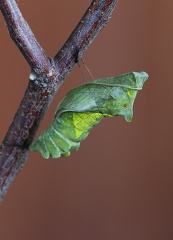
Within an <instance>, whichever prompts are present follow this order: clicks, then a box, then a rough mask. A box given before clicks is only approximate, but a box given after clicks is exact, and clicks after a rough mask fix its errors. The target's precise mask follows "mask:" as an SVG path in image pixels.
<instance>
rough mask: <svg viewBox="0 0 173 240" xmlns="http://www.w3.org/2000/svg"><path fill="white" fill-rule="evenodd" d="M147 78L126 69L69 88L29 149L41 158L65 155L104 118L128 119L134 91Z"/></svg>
mask: <svg viewBox="0 0 173 240" xmlns="http://www.w3.org/2000/svg"><path fill="white" fill-rule="evenodd" d="M147 79H148V74H147V73H145V72H130V73H127V74H122V75H120V76H116V77H110V78H103V79H97V80H94V81H91V82H89V83H87V84H84V85H81V86H78V87H76V88H74V89H72V90H71V91H70V92H68V93H67V95H66V97H65V98H64V99H63V100H62V101H61V103H60V104H59V106H58V108H57V110H56V113H55V116H54V119H53V122H52V124H51V125H50V126H49V127H48V128H47V129H46V130H45V131H44V132H43V133H42V134H41V135H40V136H39V137H38V139H37V140H36V141H34V142H33V143H32V145H31V146H30V150H31V151H40V152H41V153H42V155H43V157H44V158H49V157H53V158H58V157H60V156H69V155H70V151H71V150H78V148H79V146H80V142H81V141H82V140H84V139H85V138H86V137H87V136H88V133H89V131H90V130H91V129H92V128H93V126H94V125H96V124H97V123H99V122H100V121H101V119H103V118H104V117H114V116H120V115H121V116H124V118H125V120H126V121H128V122H130V121H131V120H132V117H133V103H134V99H135V97H136V94H137V91H138V90H141V89H142V87H143V84H144V82H145V81H146V80H147Z"/></svg>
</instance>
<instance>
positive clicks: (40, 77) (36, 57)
mask: <svg viewBox="0 0 173 240" xmlns="http://www.w3.org/2000/svg"><path fill="white" fill-rule="evenodd" d="M116 3H117V0H95V1H93V2H92V3H91V5H90V7H89V8H88V10H87V11H86V13H85V14H84V16H83V18H82V19H81V21H80V22H79V24H78V25H77V27H76V28H75V30H74V31H73V33H72V34H71V35H70V37H69V39H68V40H67V42H66V43H65V44H64V46H63V47H62V49H61V50H60V51H59V52H58V53H57V54H56V55H55V57H54V58H53V59H51V60H50V61H49V59H48V57H47V56H46V54H45V52H44V51H43V50H42V48H41V47H40V45H39V44H38V43H37V41H36V39H35V37H34V35H33V33H32V32H31V29H30V28H29V26H28V24H27V23H26V22H25V20H24V19H23V17H22V15H21V13H20V11H19V9H18V7H17V5H16V2H15V1H13V0H0V8H1V11H2V13H3V15H4V18H5V20H6V23H7V26H8V28H9V31H10V34H11V37H12V38H13V40H14V41H15V43H16V45H17V46H18V47H19V49H20V50H21V52H22V53H23V55H24V57H25V58H26V60H27V61H28V63H29V65H30V66H31V72H32V73H31V75H30V81H29V84H28V87H27V89H26V92H25V95H24V97H23V100H22V102H21V104H20V106H19V108H18V110H17V113H16V115H15V117H14V119H13V122H12V124H11V126H10V128H9V130H8V132H7V134H6V136H5V138H4V140H3V143H2V145H1V147H0V200H2V199H3V197H4V195H5V193H6V191H7V190H8V188H9V186H10V184H11V183H12V181H13V179H14V177H15V176H16V174H17V173H18V172H19V170H20V169H21V167H22V166H23V165H24V163H25V162H26V160H27V156H28V146H29V145H30V144H31V142H32V140H33V138H34V136H35V133H36V131H37V129H38V127H39V125H40V122H41V120H42V119H43V116H44V115H45V113H46V111H47V108H48V106H49V104H50V102H51V101H52V99H53V97H54V95H55V93H56V91H57V89H58V88H59V86H60V85H61V83H62V82H63V80H64V79H65V77H66V76H67V75H68V74H69V73H70V71H71V69H72V68H73V66H74V65H75V64H76V62H77V61H78V60H79V59H80V58H81V57H82V55H83V53H84V52H85V50H86V49H87V48H88V47H89V45H90V44H91V42H92V41H93V39H94V38H95V37H96V35H97V34H98V33H99V31H100V30H101V29H102V28H103V27H104V26H105V25H106V23H107V21H108V20H109V18H110V16H111V13H112V11H113V9H114V7H115V5H116ZM18 20H19V22H20V24H18ZM21 26H22V27H21ZM15 28H17V30H16V29H15ZM26 29H27V30H26ZM27 31H28V33H27V34H26V35H25V33H26V32H27ZM32 40H33V42H32ZM32 44H33V47H32ZM36 70H38V71H36Z"/></svg>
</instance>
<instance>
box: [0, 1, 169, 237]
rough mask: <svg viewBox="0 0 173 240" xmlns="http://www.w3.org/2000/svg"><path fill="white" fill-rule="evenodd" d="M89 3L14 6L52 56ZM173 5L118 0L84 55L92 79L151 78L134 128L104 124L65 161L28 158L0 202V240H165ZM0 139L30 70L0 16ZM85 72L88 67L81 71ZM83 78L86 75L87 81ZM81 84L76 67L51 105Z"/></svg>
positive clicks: (110, 121) (136, 111)
mask: <svg viewBox="0 0 173 240" xmlns="http://www.w3.org/2000/svg"><path fill="white" fill-rule="evenodd" d="M90 2H91V0H83V1H81V0H73V1H69V0H64V1H57V0H49V1H42V0H30V1H18V4H19V7H20V9H21V11H22V13H23V15H24V16H25V18H26V20H27V21H28V23H29V24H30V26H31V28H32V29H33V31H34V33H35V35H36V37H37V38H38V40H39V42H40V44H41V45H42V46H43V48H44V49H45V50H46V52H47V53H48V54H49V55H50V56H53V55H54V54H55V53H56V52H57V51H58V50H59V49H60V48H61V46H62V45H63V43H64V41H65V40H66V39H67V37H68V36H69V34H70V33H71V31H72V30H73V29H74V27H75V26H76V24H77V23H78V21H79V20H80V18H81V16H82V15H83V13H84V12H85V10H86V8H87V7H88V6H89V4H90ZM172 12H173V2H172V1H171V0H166V1H164V2H163V1H161V0H158V1H150V0H140V1H136V0H128V1H123V0H119V3H118V5H117V7H116V9H115V11H114V13H113V15H112V18H111V20H110V21H109V23H108V24H107V26H106V27H105V28H104V29H103V30H102V31H101V33H100V34H99V35H98V37H97V38H96V39H95V41H94V42H93V44H92V45H91V46H90V48H89V49H88V50H87V52H86V53H85V55H84V61H85V63H86V65H87V66H88V67H89V68H90V71H91V72H92V73H93V75H94V76H95V78H102V77H108V76H113V75H117V74H121V73H126V72H129V71H146V72H148V74H149V75H150V78H149V80H148V81H147V82H146V83H145V86H144V88H143V90H142V91H140V92H139V93H138V96H137V100H136V102H135V107H134V118H133V122H132V123H127V122H125V121H124V119H123V118H122V117H117V118H114V119H113V118H112V119H104V120H103V121H102V122H101V123H100V124H99V125H97V126H96V127H95V128H94V129H93V130H92V132H91V133H90V134H89V137H88V138H87V139H86V140H85V141H84V142H83V143H82V144H81V147H80V150H79V151H78V152H72V154H71V156H70V157H69V158H59V159H49V160H44V159H43V158H42V157H41V155H40V154H39V153H31V154H30V155H29V159H28V161H27V163H26V164H25V166H24V168H23V169H22V171H21V172H20V173H19V174H18V176H17V178H16V179H15V181H14V183H13V184H12V186H11V187H10V189H9V192H8V193H7V195H6V197H5V199H4V201H3V203H2V204H1V205H0V238H1V239H3V240H11V239H13V240H20V239H25V240H33V239H37V240H47V239H52V240H53V239H61V240H69V239H70V240H73V239H74V240H81V239H82V240H91V239H93V240H115V239H118V240H127V239H128V240H138V239H140V240H146V239H147V240H156V239H157V240H163V239H164V240H171V239H173V204H172V202H173V193H172V189H173V187H172V186H173V147H172V135H173V105H172V102H173V101H172V95H173V93H172V92H173V91H172V90H173V80H172V77H173V73H172V71H173V67H172V65H173V43H172V42H173V14H172ZM0 32H1V35H0V36H1V37H0V53H1V54H0V66H1V73H0V81H1V88H0V92H1V93H0V115H1V117H0V140H1V141H2V139H3V137H4V135H5V133H6V131H7V129H8V126H9V124H10V122H11V121H12V118H13V116H14V114H15V111H16V109H17V106H18V105H19V103H20V101H21V98H22V97H23V94H24V90H25V88H26V86H27V81H28V76H29V73H30V69H29V67H28V65H27V63H26V62H25V59H24V58H23V56H22V55H21V53H20V52H19V51H18V49H17V48H16V46H15V45H14V44H13V42H12V40H11V39H10V37H9V35H8V32H7V29H6V26H5V22H4V20H3V17H2V16H1V15H0ZM84 72H86V70H85V69H84ZM87 74H88V73H87V72H86V76H87V77H86V79H87V80H88V81H90V80H91V77H90V75H89V74H88V75H87ZM83 82H84V79H83V77H82V75H81V72H80V70H79V68H78V67H77V66H76V67H75V68H74V69H73V71H72V73H71V74H70V75H69V77H68V78H67V80H66V81H65V83H64V84H63V85H62V87H61V88H60V90H59V92H58V94H57V96H56V98H55V99H54V101H53V103H52V105H51V107H50V109H49V111H48V113H47V115H46V117H45V119H44V121H43V123H42V125H41V127H40V129H39V133H40V132H41V131H42V130H43V129H44V128H45V127H46V126H48V124H49V123H50V121H51V119H52V116H53V114H54V111H55V108H56V106H57V105H58V102H59V101H60V100H61V99H62V98H63V96H64V95H65V94H66V92H67V91H68V90H70V89H71V88H72V87H74V86H76V85H79V84H82V83H83Z"/></svg>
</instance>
